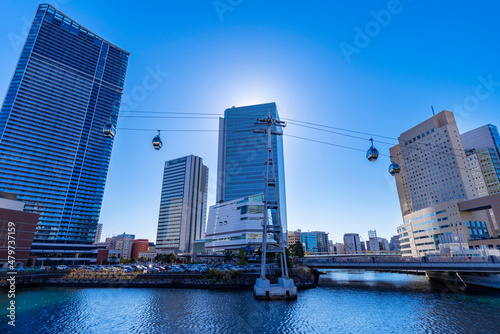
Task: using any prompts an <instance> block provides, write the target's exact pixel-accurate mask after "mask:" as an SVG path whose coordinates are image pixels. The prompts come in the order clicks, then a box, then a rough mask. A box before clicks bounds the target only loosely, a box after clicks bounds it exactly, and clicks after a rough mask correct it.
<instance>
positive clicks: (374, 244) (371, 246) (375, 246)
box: [367, 230, 380, 252]
mask: <svg viewBox="0 0 500 334" xmlns="http://www.w3.org/2000/svg"><path fill="white" fill-rule="evenodd" d="M367 246H368V247H367V249H368V250H369V251H372V252H378V251H379V250H380V245H379V242H378V237H377V231H375V230H373V231H368V242H367Z"/></svg>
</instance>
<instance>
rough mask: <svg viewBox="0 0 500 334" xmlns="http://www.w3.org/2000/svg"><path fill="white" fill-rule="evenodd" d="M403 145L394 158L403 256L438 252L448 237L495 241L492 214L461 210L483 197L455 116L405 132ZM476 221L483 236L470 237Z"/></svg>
mask: <svg viewBox="0 0 500 334" xmlns="http://www.w3.org/2000/svg"><path fill="white" fill-rule="evenodd" d="M398 140H399V145H396V146H394V147H392V148H391V149H390V153H391V157H392V159H393V160H394V161H396V162H397V163H398V164H399V165H400V166H401V172H400V173H399V174H396V175H395V180H396V186H397V189H398V195H399V200H400V204H401V212H402V214H403V221H404V222H403V224H402V225H400V226H399V227H398V235H399V241H400V244H401V253H402V254H403V255H406V256H420V255H425V253H427V252H429V251H436V250H438V249H439V235H443V234H451V233H455V234H463V235H464V236H465V237H466V238H467V239H477V238H489V236H490V235H491V233H492V232H493V229H492V228H488V229H489V230H487V228H486V225H488V221H489V218H488V217H487V215H486V214H485V213H484V212H479V211H478V212H462V211H460V209H459V207H458V203H460V202H463V201H465V200H468V199H475V198H478V195H477V187H476V183H475V181H474V178H473V170H471V166H470V161H469V160H468V158H467V155H466V150H465V149H464V146H463V144H462V139H461V136H460V133H459V131H458V128H457V125H456V123H455V118H454V117H453V113H451V112H449V111H442V112H440V113H439V114H437V115H435V116H433V117H431V118H429V119H427V120H426V121H424V122H422V123H420V124H418V125H417V126H415V127H413V128H411V129H410V130H408V131H406V132H404V133H402V134H401V135H400V136H399V138H398ZM471 222H474V225H478V226H481V231H480V234H475V235H474V234H473V235H469V229H468V228H467V224H471ZM483 226H484V229H483ZM471 233H472V232H471ZM478 233H479V232H478Z"/></svg>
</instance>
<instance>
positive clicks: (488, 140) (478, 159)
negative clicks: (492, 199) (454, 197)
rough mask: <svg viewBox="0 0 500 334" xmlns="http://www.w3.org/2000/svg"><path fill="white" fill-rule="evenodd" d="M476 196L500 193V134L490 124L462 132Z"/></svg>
mask: <svg viewBox="0 0 500 334" xmlns="http://www.w3.org/2000/svg"><path fill="white" fill-rule="evenodd" d="M461 137H462V142H463V145H464V148H465V149H466V151H467V156H468V159H469V163H470V165H471V168H472V169H473V175H474V182H475V183H476V189H477V191H478V196H479V197H481V196H487V195H493V194H498V193H500V165H499V160H500V135H499V134H498V129H497V127H496V126H494V125H492V124H487V125H484V126H481V127H479V128H477V129H474V130H471V131H468V132H466V133H464V134H462V136H461Z"/></svg>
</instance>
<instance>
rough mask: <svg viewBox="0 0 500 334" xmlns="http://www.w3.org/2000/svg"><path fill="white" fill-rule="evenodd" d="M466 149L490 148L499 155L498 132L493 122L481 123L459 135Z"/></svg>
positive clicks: (499, 135)
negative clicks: (481, 124) (479, 125)
mask: <svg viewBox="0 0 500 334" xmlns="http://www.w3.org/2000/svg"><path fill="white" fill-rule="evenodd" d="M461 137H462V143H463V145H464V148H465V149H466V150H472V149H476V150H481V149H484V148H492V149H494V150H495V151H496V153H497V155H500V134H499V133H498V128H497V127H496V126H495V125H493V124H487V125H483V126H481V127H479V128H477V129H474V130H470V131H468V132H465V133H463V134H462V135H461Z"/></svg>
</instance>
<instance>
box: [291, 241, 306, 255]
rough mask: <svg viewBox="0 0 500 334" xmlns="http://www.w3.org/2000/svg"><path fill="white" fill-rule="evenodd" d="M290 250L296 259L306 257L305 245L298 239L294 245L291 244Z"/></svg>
mask: <svg viewBox="0 0 500 334" xmlns="http://www.w3.org/2000/svg"><path fill="white" fill-rule="evenodd" d="M290 251H291V252H292V255H293V257H294V258H296V259H302V258H303V257H304V247H303V246H302V243H301V242H300V241H297V242H296V243H294V244H293V245H291V246H290Z"/></svg>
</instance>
